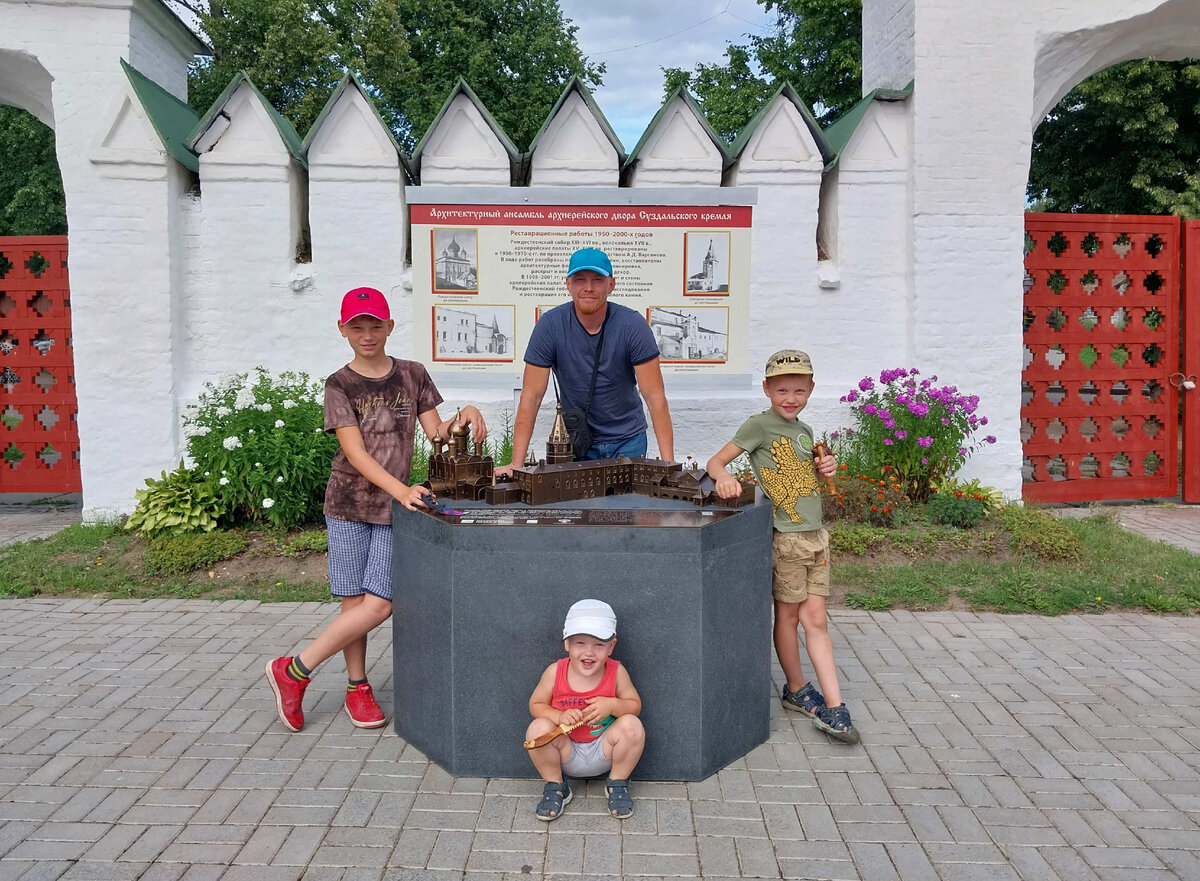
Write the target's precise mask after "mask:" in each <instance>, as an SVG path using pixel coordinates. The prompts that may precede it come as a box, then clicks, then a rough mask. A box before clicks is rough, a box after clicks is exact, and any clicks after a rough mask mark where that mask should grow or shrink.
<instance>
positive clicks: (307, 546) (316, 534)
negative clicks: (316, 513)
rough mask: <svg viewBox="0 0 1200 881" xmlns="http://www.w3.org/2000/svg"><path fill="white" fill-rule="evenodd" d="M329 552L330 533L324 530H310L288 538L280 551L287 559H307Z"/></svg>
mask: <svg viewBox="0 0 1200 881" xmlns="http://www.w3.org/2000/svg"><path fill="white" fill-rule="evenodd" d="M328 550H329V533H327V532H326V531H325V530H323V529H310V530H307V531H305V532H300V533H297V534H296V535H290V536H288V537H287V538H286V539H285V540H284V542H283V547H282V548H281V549H280V553H282V554H283V555H284V556H285V557H306V556H308V555H310V554H323V553H325V552H326V551H328Z"/></svg>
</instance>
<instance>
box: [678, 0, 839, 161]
mask: <svg viewBox="0 0 1200 881" xmlns="http://www.w3.org/2000/svg"><path fill="white" fill-rule="evenodd" d="M758 3H759V5H761V6H762V7H763V8H764V9H765V10H766V11H768V12H771V11H774V12H775V29H774V31H772V32H771V33H770V34H767V35H766V36H759V35H754V34H751V35H749V40H750V43H749V45H745V46H735V45H730V46H727V47H726V49H725V60H724V62H723V63H714V64H697V65H696V67H695V69H694V70H692V71H690V72H689V71H686V70H682V69H680V68H665V69H664V70H663V73H664V74H665V75H666V93H667V94H670V93H671V92H672V91H674V90H675V89H676V88H677V87H679V86H684V87H686V88H688V89H689V90H690V91H691V92H692V93H693V94H694V95H695V96H696V97H697V99H698V100H699V101H700V104H701V106H702V107H703V108H704V115H705V117H707V119H708V121H709V123H710V124H711V125H712V127H713V128H714V129H716V131H718V132H719V133H720V134H721V135H723V136H724V137H725V138H727V139H728V140H733V139H734V138H735V137H737V133H738V132H740V131H741V130H742V128H744V127H745V125H746V123H747V122H749V121H750V118H751V117H753V116H754V114H755V113H756V112H757V111H758V108H759V107H760V106H761V105H762V103H763V101H765V100H766V99H767V98H768V97H770V96H771V94H772V93H773V92H774V91H775V89H776V88H777V85H778V84H780V83H783V82H785V81H786V82H790V83H791V84H792V87H793V88H794V89H795V90H796V93H797V94H798V95H799V96H800V98H801V99H802V100H803V101H804V102H805V104H807V105H808V106H809V107H810V108H811V109H812V111H813V115H814V116H815V117H816V118H817V120H818V121H820V122H821V123H822V124H824V125H826V126H827V125H829V124H831V123H833V122H834V121H836V120H837V118H838V117H839V116H841V115H842V114H843V113H845V112H846V111H847V110H848V109H850V108H851V107H852V106H853V105H854V104H855V103H856V102H857V101H858V100H859V98H861V97H862V0H758Z"/></svg>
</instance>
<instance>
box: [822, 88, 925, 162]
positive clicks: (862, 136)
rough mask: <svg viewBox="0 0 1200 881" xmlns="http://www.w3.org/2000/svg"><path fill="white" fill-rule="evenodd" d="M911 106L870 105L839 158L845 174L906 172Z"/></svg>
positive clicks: (892, 104)
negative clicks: (849, 172)
mask: <svg viewBox="0 0 1200 881" xmlns="http://www.w3.org/2000/svg"><path fill="white" fill-rule="evenodd" d="M909 126H910V121H909V112H908V106H907V104H906V103H905V102H903V101H894V100H892V101H881V100H876V101H873V102H871V105H870V107H868V109H867V112H866V113H865V114H864V115H863V118H862V120H861V121H860V122H859V124H858V126H857V127H856V128H855V130H854V134H853V135H851V137H850V140H849V141H848V142H847V144H846V148H845V149H844V150H843V151H842V153H841V156H840V157H839V163H840V166H841V169H842V170H843V171H907V169H908V163H909V156H910V155H911V152H912V151H911V133H910V130H909Z"/></svg>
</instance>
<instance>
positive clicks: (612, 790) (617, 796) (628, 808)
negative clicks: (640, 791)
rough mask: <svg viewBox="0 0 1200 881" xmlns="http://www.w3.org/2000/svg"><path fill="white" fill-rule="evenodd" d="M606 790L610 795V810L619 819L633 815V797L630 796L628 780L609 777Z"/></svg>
mask: <svg viewBox="0 0 1200 881" xmlns="http://www.w3.org/2000/svg"><path fill="white" fill-rule="evenodd" d="M604 792H605V794H607V795H608V812H609V813H610V814H612V815H613V816H614V817H616V818H617V819H618V820H624V819H625V818H626V817H632V816H633V799H632V798H630V797H629V781H628V780H612V779H609V781H608V782H607V783H605V784H604Z"/></svg>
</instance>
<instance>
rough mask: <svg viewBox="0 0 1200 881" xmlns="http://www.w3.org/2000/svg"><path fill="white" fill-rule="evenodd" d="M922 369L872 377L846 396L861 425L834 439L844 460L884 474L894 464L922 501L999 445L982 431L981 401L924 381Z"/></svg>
mask: <svg viewBox="0 0 1200 881" xmlns="http://www.w3.org/2000/svg"><path fill="white" fill-rule="evenodd" d="M919 376H920V371H918V370H917V369H916V368H913V369H911V370H906V369H905V368H903V367H898V368H896V369H894V370H884V371H883V372H882V373H880V374H879V380H878V383H876V380H875V379H874V378H873V377H870V376H866V377H863V379H862V380H861V381H860V382H859V384H858V387H857V388H855V389H851V390H850V391H849V392H848V393H847V394H845V395H843V396H842V398H841V401H842V402H843V403H846V404H850V406H851V411H852V412H853V415H854V420H855V425H854V426H853V427H852V428H849V429H844V430H843V431H841V432H835V433H834V434H833V435H830V438H831V440H833V441H835V442H838V441H839V440H840V444H841V447H842V449H843V452H842V453H840V454H839V457H838V458H839V460H841V461H847V460H853V461H854V463H855V464H856V465H858V466H859V467H861V468H863V469H865V470H867V471H869V472H871V473H882V470H883V467H884V466H885V465H889V466H891V467H892V468H893V469H894V470H895V473H896V475H897V477H898V478H899V479H900V481H901V483H902V484H903V486H904V487H905V491H906V494H907V495H908V496H910V497H911V498H912V499H914V500H917V501H924V500H925V499H927V498H929V494H930V492H932V487H933V486H935V485H937V484H938V483H940V482H942V481H943V480H945V479H946V478H948V477H950V476H951V475H953V474H955V473H956V472H957V471H958V469H959V468H961V467H962V465H963V463H964V462H966V460H967V457H968V456H970V455H971V453H972V452H974V451H975V450H976V449H977V448H978V447H979V446H980V445H981V444H994V443H995V442H996V438H995V437H993V436H992V435H988V436H986V437H985V438H983V439H982V440H978V439H976V433H977V432H978V431H980V430H981V429H983V428H984V427H985V426H986V425H987V423H988V421H987V417H985V416H980V415H979V414H978V413H977V412H976V411H977V409H978V407H979V398H978V396H976V395H964V394H962V393H961V392H959V390H958V389H957V388H956V387H954V386H952V385H943V386H939V385H937V381H938V378H937V377H936V376H931V377H929V378H928V379H919V378H918V377H919Z"/></svg>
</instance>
